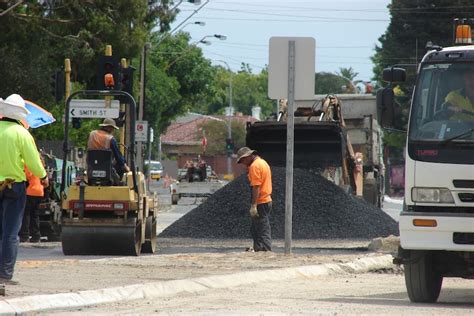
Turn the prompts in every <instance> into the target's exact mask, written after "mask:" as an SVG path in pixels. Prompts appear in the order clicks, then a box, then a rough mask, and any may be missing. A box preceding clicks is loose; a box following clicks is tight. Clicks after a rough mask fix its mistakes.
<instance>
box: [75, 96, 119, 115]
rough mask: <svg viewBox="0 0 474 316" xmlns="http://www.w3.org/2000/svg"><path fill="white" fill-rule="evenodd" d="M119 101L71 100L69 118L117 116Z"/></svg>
mask: <svg viewBox="0 0 474 316" xmlns="http://www.w3.org/2000/svg"><path fill="white" fill-rule="evenodd" d="M119 107H120V102H119V101H118V100H110V101H106V100H80V99H77V100H71V104H70V107H69V117H70V118H79V117H81V118H84V117H87V118H117V117H119Z"/></svg>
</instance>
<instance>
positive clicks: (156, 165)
mask: <svg viewBox="0 0 474 316" xmlns="http://www.w3.org/2000/svg"><path fill="white" fill-rule="evenodd" d="M145 168H146V170H148V169H147V168H150V178H151V179H152V180H157V181H158V180H160V179H161V177H162V175H163V165H162V164H161V162H160V161H157V160H150V162H149V163H148V160H147V161H145Z"/></svg>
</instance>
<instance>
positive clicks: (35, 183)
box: [25, 166, 44, 197]
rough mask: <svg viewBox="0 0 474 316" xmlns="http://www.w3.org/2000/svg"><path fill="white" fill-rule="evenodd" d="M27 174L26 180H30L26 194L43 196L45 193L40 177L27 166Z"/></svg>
mask: <svg viewBox="0 0 474 316" xmlns="http://www.w3.org/2000/svg"><path fill="white" fill-rule="evenodd" d="M25 175H26V181H28V187H27V188H26V195H29V196H39V197H42V196H43V195H44V187H43V185H42V184H41V180H40V178H39V177H37V176H35V175H34V174H32V173H31V172H30V170H28V168H26V166H25Z"/></svg>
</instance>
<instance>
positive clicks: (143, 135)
mask: <svg viewBox="0 0 474 316" xmlns="http://www.w3.org/2000/svg"><path fill="white" fill-rule="evenodd" d="M147 136H148V121H137V123H136V124H135V141H136V142H146V141H147V140H148V137H147Z"/></svg>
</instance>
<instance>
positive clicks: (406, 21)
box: [372, 0, 474, 146]
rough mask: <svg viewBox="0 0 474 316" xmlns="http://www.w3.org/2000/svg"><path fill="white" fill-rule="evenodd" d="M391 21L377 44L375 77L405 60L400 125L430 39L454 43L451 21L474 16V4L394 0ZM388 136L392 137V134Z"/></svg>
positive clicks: (464, 0)
mask: <svg viewBox="0 0 474 316" xmlns="http://www.w3.org/2000/svg"><path fill="white" fill-rule="evenodd" d="M389 10H390V15H391V18H390V24H389V25H388V27H387V30H386V31H385V33H384V34H383V35H382V36H381V37H380V38H379V42H380V45H376V47H375V55H374V56H373V57H372V61H373V63H374V68H373V72H374V78H373V79H374V80H375V81H378V85H379V86H383V85H384V83H382V82H381V76H382V71H383V69H384V68H386V67H388V66H391V65H396V64H405V65H407V64H408V65H409V64H411V65H412V66H406V67H405V68H406V69H407V81H406V82H405V83H404V84H400V88H401V90H402V91H403V93H402V94H401V96H399V97H397V101H398V102H399V103H400V104H401V106H402V113H404V115H402V116H400V117H399V120H400V122H399V123H398V124H397V125H400V124H403V122H407V121H408V112H409V111H408V109H409V106H410V99H409V97H407V96H411V95H412V91H413V86H414V83H415V78H416V67H415V66H416V65H417V64H418V63H419V62H420V61H421V58H422V57H423V55H424V53H425V50H424V47H425V44H426V43H427V42H428V41H431V42H433V43H434V44H437V45H440V46H452V45H453V38H452V31H453V26H452V22H453V19H454V18H461V17H472V16H474V6H472V1H471V0H456V1H453V0H437V1H433V0H417V1H411V0H393V1H392V4H391V5H389ZM385 139H386V140H390V139H393V137H392V138H390V137H387V138H385ZM400 143H401V142H399V140H398V139H397V140H396V141H393V142H390V141H389V142H388V143H387V144H388V145H394V146H400Z"/></svg>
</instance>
